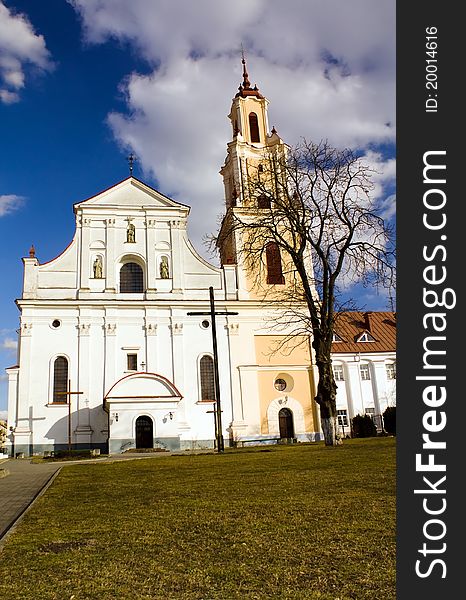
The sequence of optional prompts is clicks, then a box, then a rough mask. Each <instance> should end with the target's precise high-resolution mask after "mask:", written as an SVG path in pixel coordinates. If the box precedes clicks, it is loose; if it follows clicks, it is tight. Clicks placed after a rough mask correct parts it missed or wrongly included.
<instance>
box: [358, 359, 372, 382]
mask: <svg viewBox="0 0 466 600" xmlns="http://www.w3.org/2000/svg"><path fill="white" fill-rule="evenodd" d="M365 373H367V377H366V376H365ZM359 376H360V377H361V381H370V380H371V369H370V365H369V363H362V364H361V363H360V364H359Z"/></svg>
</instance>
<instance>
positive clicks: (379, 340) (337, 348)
mask: <svg viewBox="0 0 466 600" xmlns="http://www.w3.org/2000/svg"><path fill="white" fill-rule="evenodd" d="M365 331H368V332H369V333H370V334H371V336H372V337H373V338H374V340H375V341H374V342H357V341H356V340H357V339H358V338H359V337H360V336H361V334H363V333H364V332H365ZM335 333H337V334H338V335H339V336H340V337H341V339H342V340H343V341H341V342H333V344H332V353H333V354H335V353H340V352H364V353H365V352H394V351H395V350H396V313H393V312H371V311H367V312H343V313H340V314H339V315H338V317H337V320H336V322H335Z"/></svg>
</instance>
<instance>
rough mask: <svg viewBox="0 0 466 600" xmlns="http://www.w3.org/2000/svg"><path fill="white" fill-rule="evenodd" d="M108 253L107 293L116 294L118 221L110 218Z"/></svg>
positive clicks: (108, 222)
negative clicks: (116, 235)
mask: <svg viewBox="0 0 466 600" xmlns="http://www.w3.org/2000/svg"><path fill="white" fill-rule="evenodd" d="M105 225H106V227H105V236H106V242H105V246H106V252H105V276H106V285H105V291H106V292H116V282H115V233H116V231H115V225H116V219H114V218H108V219H106V222H105Z"/></svg>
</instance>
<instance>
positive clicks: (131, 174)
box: [127, 152, 137, 177]
mask: <svg viewBox="0 0 466 600" xmlns="http://www.w3.org/2000/svg"><path fill="white" fill-rule="evenodd" d="M135 160H137V159H136V157H135V156H134V154H133V153H132V152H131V154H130V155H129V156H128V157H127V161H128V164H129V174H130V176H131V177H132V176H133V164H134V161H135Z"/></svg>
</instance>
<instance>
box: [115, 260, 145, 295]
mask: <svg viewBox="0 0 466 600" xmlns="http://www.w3.org/2000/svg"><path fill="white" fill-rule="evenodd" d="M129 265H134V266H136V267H137V268H138V269H134V270H133V271H132V272H131V271H129V272H128V273H127V271H128V267H129ZM139 270H140V271H139ZM136 274H137V277H138V280H135V279H132V281H131V282H130V283H131V285H129V282H128V281H124V282H123V281H122V275H123V277H130V276H133V277H136ZM139 277H140V281H139ZM123 283H124V285H123ZM136 284H138V285H136ZM119 286H120V287H119V291H120V294H143V293H144V291H145V283H144V268H143V267H142V266H141V264H139V263H138V262H136V261H135V260H126V261H125V262H124V263H122V265H121V267H120V270H119ZM126 287H131V289H123V288H126ZM134 288H137V289H134Z"/></svg>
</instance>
